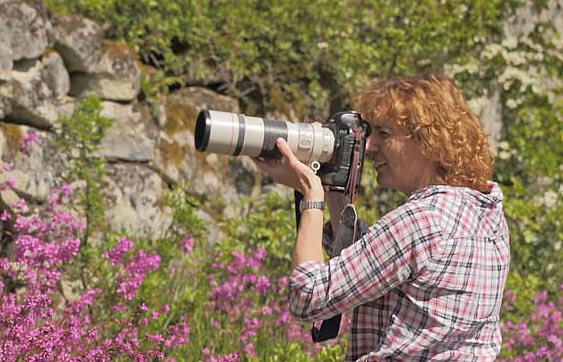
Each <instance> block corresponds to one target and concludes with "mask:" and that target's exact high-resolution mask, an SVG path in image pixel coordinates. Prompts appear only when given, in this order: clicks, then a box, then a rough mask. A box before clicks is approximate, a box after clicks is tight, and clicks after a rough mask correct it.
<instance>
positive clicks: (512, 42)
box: [502, 35, 518, 49]
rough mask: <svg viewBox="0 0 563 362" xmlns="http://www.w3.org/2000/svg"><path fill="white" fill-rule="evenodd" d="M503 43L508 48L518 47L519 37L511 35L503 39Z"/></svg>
mask: <svg viewBox="0 0 563 362" xmlns="http://www.w3.org/2000/svg"><path fill="white" fill-rule="evenodd" d="M502 45H503V46H504V47H506V48H508V49H516V47H517V46H518V39H516V37H514V36H512V35H509V36H508V37H507V38H505V39H503V40H502Z"/></svg>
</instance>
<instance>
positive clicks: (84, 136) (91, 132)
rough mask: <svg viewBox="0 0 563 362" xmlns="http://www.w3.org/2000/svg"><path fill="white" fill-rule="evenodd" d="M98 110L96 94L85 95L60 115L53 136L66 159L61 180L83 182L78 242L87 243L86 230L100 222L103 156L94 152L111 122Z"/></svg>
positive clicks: (102, 210) (102, 208) (98, 103)
mask: <svg viewBox="0 0 563 362" xmlns="http://www.w3.org/2000/svg"><path fill="white" fill-rule="evenodd" d="M101 111H102V106H101V104H100V101H99V100H98V99H97V98H95V97H88V98H85V99H84V100H82V101H81V102H79V103H78V104H77V106H76V110H75V111H74V112H73V113H72V115H70V116H69V117H66V116H63V117H62V118H61V120H60V121H61V130H60V132H59V133H58V134H57V137H56V144H57V146H58V147H59V148H60V150H61V152H62V153H63V155H64V157H65V158H66V161H67V164H66V168H65V171H64V176H63V179H64V181H65V182H66V183H69V184H70V183H72V182H76V181H79V182H81V183H83V185H84V186H83V187H81V188H80V189H79V199H80V201H81V205H80V206H82V207H83V210H84V213H85V218H86V226H85V231H84V235H83V237H82V245H85V244H87V242H88V238H89V235H90V232H91V231H93V230H94V229H96V228H98V227H100V226H101V224H102V223H103V217H104V199H103V195H102V189H103V187H104V185H105V172H104V164H105V159H104V158H103V157H100V156H97V155H96V152H97V151H98V150H99V149H100V146H101V143H102V140H103V138H104V137H105V135H106V133H107V131H108V129H109V128H110V127H111V124H112V122H111V120H110V119H108V118H105V117H103V116H101V115H100V113H101Z"/></svg>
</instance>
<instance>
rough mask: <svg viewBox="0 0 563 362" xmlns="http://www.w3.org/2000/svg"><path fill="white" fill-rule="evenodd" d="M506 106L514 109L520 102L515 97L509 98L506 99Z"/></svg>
mask: <svg viewBox="0 0 563 362" xmlns="http://www.w3.org/2000/svg"><path fill="white" fill-rule="evenodd" d="M506 106H507V107H508V108H510V109H514V108H516V107H518V102H516V101H515V100H514V99H509V100H507V101H506Z"/></svg>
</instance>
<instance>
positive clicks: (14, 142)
mask: <svg viewBox="0 0 563 362" xmlns="http://www.w3.org/2000/svg"><path fill="white" fill-rule="evenodd" d="M0 129H1V130H2V133H3V134H4V137H5V138H6V143H7V146H8V149H10V150H11V151H14V152H16V151H18V150H19V148H20V140H21V139H22V138H23V136H24V132H23V130H22V127H21V126H20V125H17V124H13V123H1V124H0Z"/></svg>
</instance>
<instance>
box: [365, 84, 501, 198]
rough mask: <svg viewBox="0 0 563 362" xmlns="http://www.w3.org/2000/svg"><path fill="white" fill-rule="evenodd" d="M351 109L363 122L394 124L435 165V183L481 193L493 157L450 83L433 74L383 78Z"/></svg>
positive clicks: (485, 138)
mask: <svg viewBox="0 0 563 362" xmlns="http://www.w3.org/2000/svg"><path fill="white" fill-rule="evenodd" d="M356 106H357V108H358V110H359V111H360V112H361V114H362V117H363V118H364V119H366V121H368V122H369V123H373V122H370V120H371V121H374V120H376V119H388V120H395V121H396V122H397V124H398V125H399V126H400V127H402V128H404V129H405V130H406V131H407V134H408V135H409V137H412V138H413V139H414V140H416V141H417V142H418V143H419V144H420V145H421V149H422V152H423V154H424V156H426V157H427V158H428V159H430V160H433V161H435V163H436V170H437V177H438V179H437V180H436V182H437V183H440V184H447V185H452V186H464V187H470V188H472V189H475V190H478V191H482V192H485V191H487V190H488V186H487V180H489V179H490V178H491V176H492V174H493V168H494V159H493V157H492V154H491V151H490V149H489V144H488V141H487V136H486V135H485V133H484V131H483V128H482V126H481V123H480V121H479V118H478V117H477V116H476V115H475V114H474V113H473V112H472V111H471V110H470V109H469V106H468V104H467V102H466V101H465V98H464V97H463V95H462V93H461V92H460V90H459V89H458V88H457V87H456V85H455V82H454V81H453V80H452V79H450V78H446V77H441V76H437V75H432V74H431V75H422V76H417V77H410V78H402V79H394V80H385V81H381V82H378V83H376V84H375V85H374V86H372V87H371V88H369V89H367V90H366V91H365V92H363V93H362V94H360V95H359V96H358V98H357V101H356Z"/></svg>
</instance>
